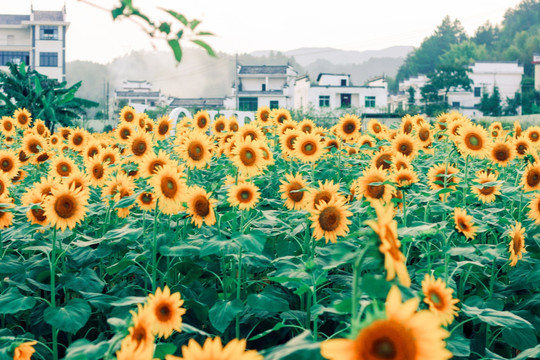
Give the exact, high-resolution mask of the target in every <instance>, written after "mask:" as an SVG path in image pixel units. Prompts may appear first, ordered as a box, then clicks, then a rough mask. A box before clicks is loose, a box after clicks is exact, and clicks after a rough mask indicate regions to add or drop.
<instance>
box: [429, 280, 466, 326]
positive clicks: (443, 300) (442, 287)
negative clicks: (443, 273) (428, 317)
mask: <svg viewBox="0 0 540 360" xmlns="http://www.w3.org/2000/svg"><path fill="white" fill-rule="evenodd" d="M422 292H423V293H424V302H425V303H426V304H428V305H429V310H430V311H431V312H432V313H433V314H434V315H435V316H437V318H438V319H439V320H440V322H441V324H442V325H443V326H448V325H450V324H451V323H452V322H453V321H454V317H455V316H456V315H457V311H458V310H459V309H458V307H457V306H456V304H457V303H458V302H459V299H454V298H452V293H453V292H454V290H452V289H450V288H447V287H446V284H445V283H444V281H443V280H442V279H437V280H435V277H434V276H433V275H428V274H426V276H425V277H424V280H423V281H422Z"/></svg>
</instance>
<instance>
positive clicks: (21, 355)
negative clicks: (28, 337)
mask: <svg viewBox="0 0 540 360" xmlns="http://www.w3.org/2000/svg"><path fill="white" fill-rule="evenodd" d="M36 344H37V341H27V342H23V343H22V344H19V345H18V346H17V347H16V348H15V350H14V351H13V360H30V359H31V358H32V355H33V354H34V353H35V352H36V349H34V345H36Z"/></svg>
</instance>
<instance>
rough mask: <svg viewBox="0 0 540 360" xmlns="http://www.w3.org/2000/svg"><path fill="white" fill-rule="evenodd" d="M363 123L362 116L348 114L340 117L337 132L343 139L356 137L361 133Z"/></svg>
mask: <svg viewBox="0 0 540 360" xmlns="http://www.w3.org/2000/svg"><path fill="white" fill-rule="evenodd" d="M361 129H362V123H361V121H360V118H359V117H358V116H356V115H354V114H346V115H344V116H342V117H340V118H339V123H338V124H337V128H336V133H337V135H338V136H339V137H341V138H342V139H343V140H345V141H348V140H350V139H355V138H357V137H358V136H359V135H360V130H361Z"/></svg>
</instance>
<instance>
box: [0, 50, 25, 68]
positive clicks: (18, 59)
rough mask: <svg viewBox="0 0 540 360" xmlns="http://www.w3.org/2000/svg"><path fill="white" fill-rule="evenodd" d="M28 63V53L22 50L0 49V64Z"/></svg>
mask: <svg viewBox="0 0 540 360" xmlns="http://www.w3.org/2000/svg"><path fill="white" fill-rule="evenodd" d="M23 62H24V63H25V64H26V65H28V64H30V53H28V52H24V51H0V66H6V65H7V64H8V63H14V64H20V63H23Z"/></svg>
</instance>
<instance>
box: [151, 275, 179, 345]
mask: <svg viewBox="0 0 540 360" xmlns="http://www.w3.org/2000/svg"><path fill="white" fill-rule="evenodd" d="M183 304H184V300H182V299H181V298H180V293H179V292H175V293H174V294H171V290H170V289H169V287H168V286H167V285H165V287H164V288H163V291H162V290H161V288H157V290H156V292H155V294H149V295H148V312H149V313H150V314H152V316H153V318H154V319H153V321H152V323H153V325H154V326H153V328H152V333H154V334H155V335H157V336H159V337H163V338H165V339H167V338H168V337H169V336H170V335H171V334H172V332H173V330H176V331H178V332H180V331H182V330H181V326H182V315H184V314H185V313H186V310H185V309H184V308H182V305H183Z"/></svg>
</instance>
